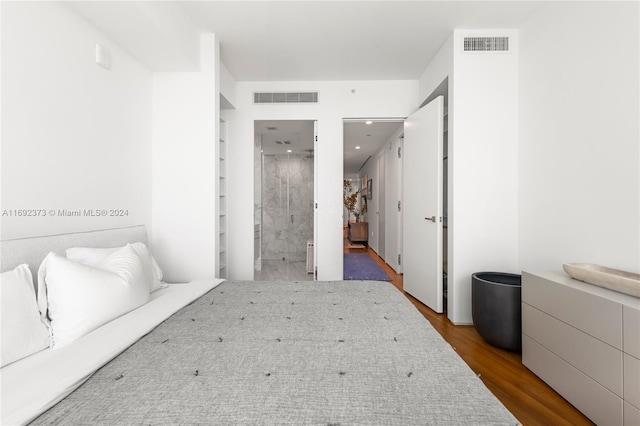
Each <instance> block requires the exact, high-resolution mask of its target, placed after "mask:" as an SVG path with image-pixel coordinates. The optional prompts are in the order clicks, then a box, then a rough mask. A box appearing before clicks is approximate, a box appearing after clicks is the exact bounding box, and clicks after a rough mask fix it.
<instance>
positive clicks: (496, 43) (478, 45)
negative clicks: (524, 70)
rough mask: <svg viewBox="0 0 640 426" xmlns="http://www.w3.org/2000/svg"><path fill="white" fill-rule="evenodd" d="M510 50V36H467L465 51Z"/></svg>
mask: <svg viewBox="0 0 640 426" xmlns="http://www.w3.org/2000/svg"><path fill="white" fill-rule="evenodd" d="M508 50H509V37H465V38H464V51H465V52H497V51H508Z"/></svg>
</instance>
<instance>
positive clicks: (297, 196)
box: [254, 120, 315, 281]
mask: <svg viewBox="0 0 640 426" xmlns="http://www.w3.org/2000/svg"><path fill="white" fill-rule="evenodd" d="M254 137H255V151H254V166H255V167H254V180H255V182H254V183H255V193H254V267H255V272H254V276H255V279H256V280H296V281H300V280H305V281H312V280H313V226H314V217H313V215H314V209H313V202H314V154H315V153H314V121H312V120H256V121H254Z"/></svg>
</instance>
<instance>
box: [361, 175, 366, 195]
mask: <svg viewBox="0 0 640 426" xmlns="http://www.w3.org/2000/svg"><path fill="white" fill-rule="evenodd" d="M367 183H368V180H367V175H364V176H362V185H361V189H362V190H363V191H364V190H365V189H367Z"/></svg>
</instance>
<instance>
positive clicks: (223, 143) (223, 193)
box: [218, 118, 227, 278]
mask: <svg viewBox="0 0 640 426" xmlns="http://www.w3.org/2000/svg"><path fill="white" fill-rule="evenodd" d="M226 138H227V123H226V122H225V121H224V119H222V118H220V147H219V148H220V151H219V158H220V164H219V170H220V172H219V176H220V177H219V179H220V190H219V200H218V202H219V205H218V208H219V213H218V214H219V224H218V226H219V228H218V232H219V246H218V247H219V249H218V250H219V251H218V278H226V276H227V160H226V155H227V139H226Z"/></svg>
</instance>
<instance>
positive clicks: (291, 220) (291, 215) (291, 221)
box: [291, 215, 293, 223]
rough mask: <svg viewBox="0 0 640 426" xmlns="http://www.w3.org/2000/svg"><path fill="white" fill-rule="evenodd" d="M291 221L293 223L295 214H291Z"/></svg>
mask: <svg viewBox="0 0 640 426" xmlns="http://www.w3.org/2000/svg"><path fill="white" fill-rule="evenodd" d="M291 223H293V215H291Z"/></svg>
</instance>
